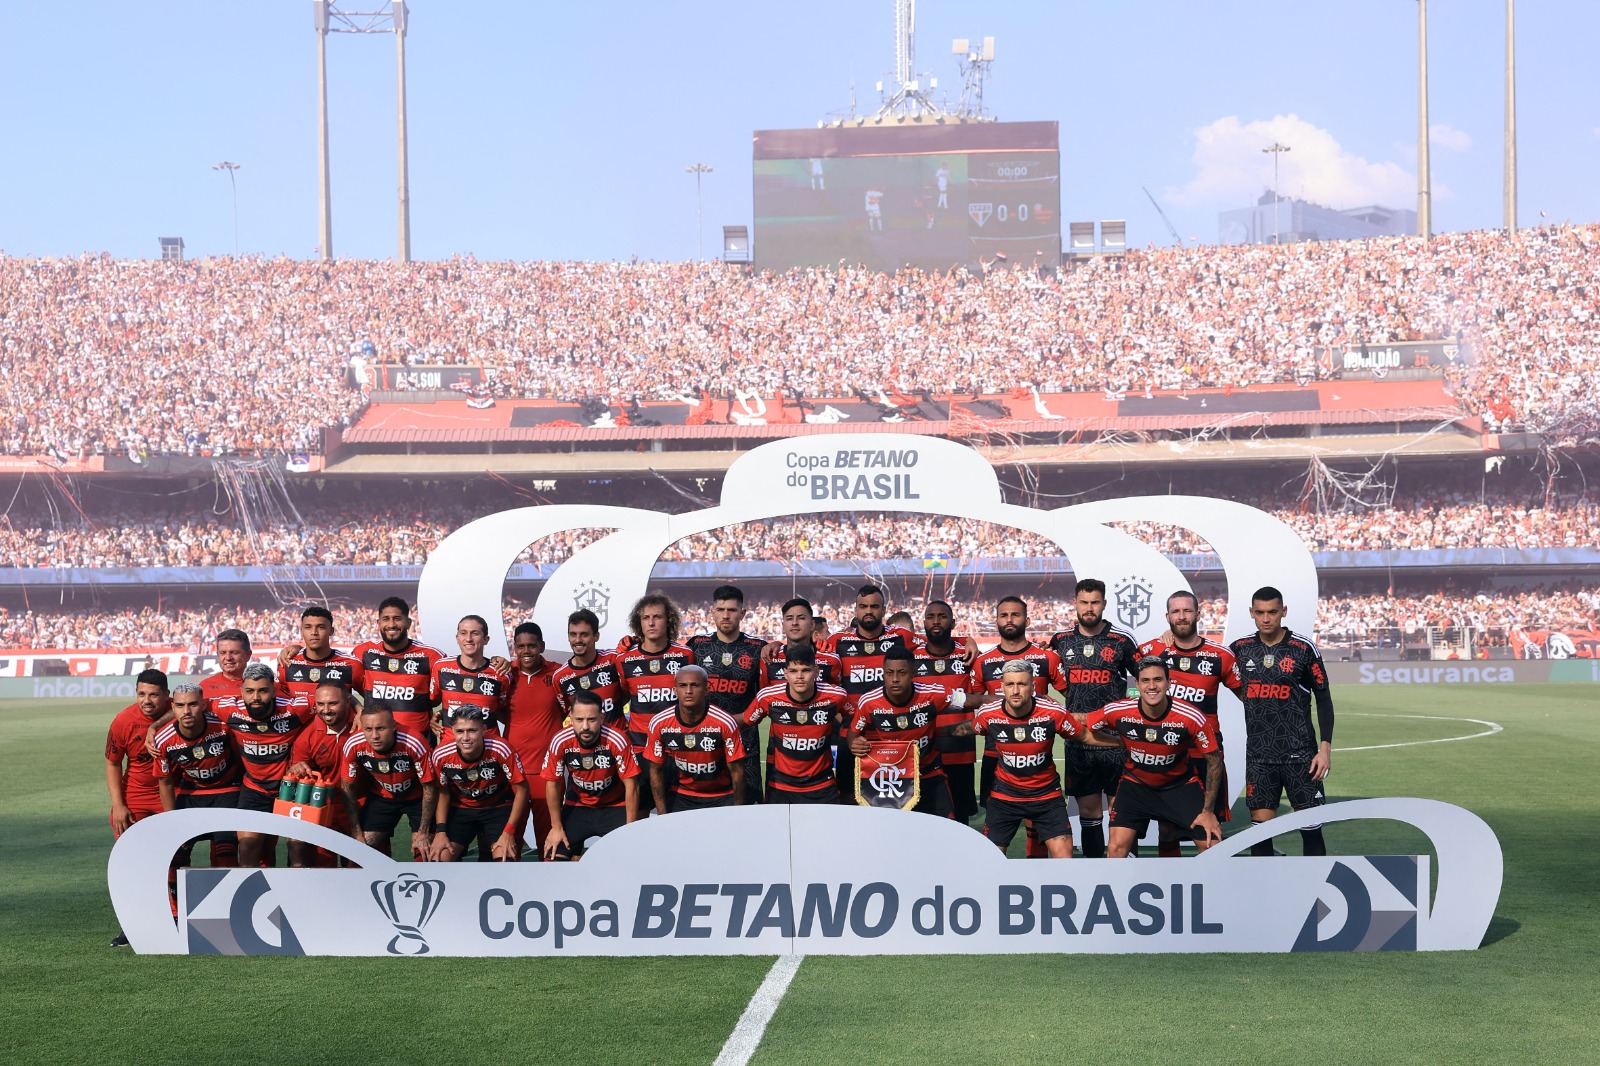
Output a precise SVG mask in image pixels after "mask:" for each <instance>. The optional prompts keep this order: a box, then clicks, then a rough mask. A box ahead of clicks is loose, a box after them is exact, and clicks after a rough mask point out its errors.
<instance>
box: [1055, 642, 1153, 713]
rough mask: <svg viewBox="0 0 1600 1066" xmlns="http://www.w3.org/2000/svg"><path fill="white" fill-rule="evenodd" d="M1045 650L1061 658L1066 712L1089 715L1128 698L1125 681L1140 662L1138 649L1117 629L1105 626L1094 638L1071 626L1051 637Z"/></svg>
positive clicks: (1135, 644)
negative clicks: (1063, 672)
mask: <svg viewBox="0 0 1600 1066" xmlns="http://www.w3.org/2000/svg"><path fill="white" fill-rule="evenodd" d="M1045 647H1047V648H1049V649H1050V650H1051V651H1053V652H1055V653H1056V654H1057V655H1059V656H1061V665H1062V666H1063V667H1064V668H1065V669H1066V672H1067V687H1066V690H1065V692H1064V695H1065V696H1066V700H1067V710H1069V711H1071V712H1073V713H1074V714H1088V713H1089V712H1090V711H1098V710H1099V709H1100V708H1102V707H1104V706H1105V705H1106V704H1108V703H1111V702H1112V701H1114V700H1120V699H1124V698H1126V697H1127V695H1128V679H1129V678H1131V677H1132V676H1133V674H1134V667H1135V666H1137V665H1138V662H1139V645H1138V644H1137V643H1136V642H1135V641H1134V639H1133V638H1132V637H1131V636H1129V635H1128V634H1127V633H1124V632H1123V631H1122V630H1120V629H1118V628H1117V627H1116V626H1114V625H1112V624H1111V623H1109V622H1107V623H1106V625H1105V628H1104V629H1102V630H1100V632H1099V633H1097V634H1095V635H1094V636H1088V635H1087V634H1085V633H1083V632H1082V631H1081V630H1079V629H1078V628H1077V627H1076V626H1074V627H1073V628H1072V629H1069V630H1067V631H1066V632H1064V633H1056V634H1054V635H1052V636H1051V637H1050V639H1049V640H1048V641H1046V642H1045Z"/></svg>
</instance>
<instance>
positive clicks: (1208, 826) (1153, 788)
mask: <svg viewBox="0 0 1600 1066" xmlns="http://www.w3.org/2000/svg"><path fill="white" fill-rule="evenodd" d="M1134 669H1135V675H1134V676H1135V684H1136V685H1137V686H1138V688H1139V695H1138V696H1136V697H1133V698H1131V699H1123V700H1114V701H1112V702H1111V703H1109V704H1107V705H1106V706H1104V707H1102V708H1100V709H1099V710H1098V711H1095V712H1093V713H1091V714H1090V715H1089V716H1088V726H1089V728H1090V729H1093V730H1099V731H1100V732H1102V733H1104V734H1105V735H1107V736H1111V737H1115V738H1117V739H1118V740H1120V741H1121V742H1122V746H1123V748H1124V749H1126V756H1125V758H1124V761H1123V769H1122V781H1121V783H1120V784H1118V785H1117V788H1116V790H1115V798H1114V799H1113V800H1112V807H1111V841H1110V847H1109V849H1108V850H1109V853H1110V857H1111V858H1113V859H1121V858H1126V857H1127V855H1128V853H1129V852H1130V851H1132V850H1133V845H1134V844H1135V842H1137V841H1138V839H1139V837H1141V836H1143V835H1144V832H1145V830H1146V829H1148V828H1149V827H1150V820H1151V819H1152V818H1154V819H1157V820H1159V821H1161V822H1165V823H1167V824H1169V825H1173V826H1176V827H1178V829H1180V830H1182V831H1187V832H1191V833H1192V834H1193V836H1194V842H1195V847H1197V848H1199V849H1200V850H1201V851H1204V850H1205V849H1206V848H1208V847H1210V846H1211V845H1212V844H1214V843H1216V842H1217V841H1219V840H1221V839H1222V829H1221V828H1220V827H1219V826H1218V825H1217V816H1216V815H1214V814H1212V813H1211V808H1212V805H1213V804H1214V803H1215V802H1216V799H1217V789H1218V788H1219V787H1220V786H1221V783H1222V772H1221V770H1222V752H1221V751H1220V750H1218V748H1217V743H1216V741H1215V740H1214V739H1213V738H1212V736H1211V733H1210V731H1208V730H1207V729H1206V716H1205V715H1203V714H1201V713H1200V711H1199V710H1198V709H1197V708H1195V707H1194V706H1193V705H1191V704H1188V703H1185V702H1183V701H1182V700H1175V699H1173V698H1172V697H1171V696H1169V695H1167V685H1168V684H1170V683H1171V678H1170V677H1169V676H1168V675H1167V664H1166V663H1165V662H1163V661H1162V660H1161V659H1159V658H1156V657H1154V656H1151V657H1150V658H1146V659H1141V660H1139V662H1138V663H1137V664H1136V665H1135V668H1134ZM1194 755H1199V756H1200V757H1202V758H1203V759H1204V760H1205V764H1206V781H1205V786H1204V787H1203V788H1202V786H1201V784H1200V782H1199V781H1198V780H1196V778H1195V775H1194V769H1193V768H1192V766H1191V765H1190V759H1191V757H1192V756H1194Z"/></svg>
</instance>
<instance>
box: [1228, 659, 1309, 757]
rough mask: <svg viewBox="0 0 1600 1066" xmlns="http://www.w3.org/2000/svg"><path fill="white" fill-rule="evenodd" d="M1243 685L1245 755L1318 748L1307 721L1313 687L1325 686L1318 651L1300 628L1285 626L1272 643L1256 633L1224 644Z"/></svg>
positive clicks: (1276, 754)
mask: <svg viewBox="0 0 1600 1066" xmlns="http://www.w3.org/2000/svg"><path fill="white" fill-rule="evenodd" d="M1228 650H1229V651H1231V652H1233V657H1234V659H1235V660H1237V662H1238V666H1239V677H1240V679H1241V680H1242V681H1243V682H1244V691H1243V692H1241V693H1240V694H1239V699H1240V700H1241V701H1242V702H1243V703H1244V732H1245V737H1244V749H1245V750H1244V757H1245V760H1246V761H1247V762H1252V763H1283V762H1293V761H1295V760H1298V759H1309V758H1311V757H1312V756H1313V755H1315V754H1316V753H1317V738H1316V734H1315V732H1314V731H1313V729H1312V725H1311V701H1312V696H1313V694H1314V693H1318V692H1327V691H1328V670H1327V667H1325V666H1324V665H1323V664H1322V652H1320V651H1318V650H1317V646H1316V645H1315V644H1313V643H1312V642H1311V641H1310V640H1309V639H1307V638H1305V637H1302V636H1300V634H1298V633H1293V632H1290V631H1289V630H1287V629H1286V630H1284V631H1283V637H1282V639H1280V640H1279V641H1278V643H1276V644H1267V643H1265V642H1264V641H1262V639H1261V636H1260V634H1259V633H1257V634H1252V635H1251V636H1248V637H1241V638H1240V639H1238V640H1236V641H1234V642H1233V643H1232V644H1230V645H1228Z"/></svg>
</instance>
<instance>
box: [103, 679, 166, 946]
mask: <svg viewBox="0 0 1600 1066" xmlns="http://www.w3.org/2000/svg"><path fill="white" fill-rule="evenodd" d="M170 708H171V696H170V694H169V693H168V692H167V675H166V674H164V673H162V672H161V671H160V670H145V671H143V672H141V673H140V674H139V676H138V677H137V678H135V679H134V684H133V703H132V704H130V705H129V706H127V707H124V708H123V709H122V710H120V711H118V712H117V715H116V717H114V718H112V719H111V727H110V728H109V729H108V730H107V731H106V791H108V792H110V793H111V835H112V836H113V837H120V836H121V835H122V834H123V832H124V831H126V830H127V828H128V827H129V826H130V825H132V824H133V823H134V822H137V821H139V819H141V818H148V817H150V816H151V815H152V814H160V813H161V809H162V808H161V788H160V786H159V783H158V782H159V778H158V777H157V773H156V760H155V757H154V756H153V755H152V754H151V751H150V745H149V743H148V742H149V738H150V727H151V726H152V725H154V724H155V723H156V722H157V721H158V720H160V719H163V718H165V717H166V716H167V714H168V711H169V710H170ZM111 946H112V947H114V948H122V947H127V946H128V938H127V937H125V936H123V935H122V931H121V930H120V929H119V930H118V931H117V935H116V936H115V937H113V938H112V940H111Z"/></svg>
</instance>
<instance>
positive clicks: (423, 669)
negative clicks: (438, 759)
mask: <svg viewBox="0 0 1600 1066" xmlns="http://www.w3.org/2000/svg"><path fill="white" fill-rule="evenodd" d="M350 655H351V657H352V658H354V659H355V660H357V661H358V662H359V663H360V664H361V683H360V684H359V685H357V686H356V688H357V690H358V691H359V692H360V693H361V706H362V707H363V708H366V709H368V710H377V709H379V708H382V709H384V710H389V711H393V712H394V720H395V724H396V725H397V726H399V727H400V728H401V729H403V730H405V731H406V732H407V733H410V734H411V735H412V736H414V737H417V738H418V739H420V740H424V741H427V740H431V739H432V737H433V733H432V729H433V708H434V705H435V704H436V703H438V702H439V693H438V692H437V691H436V690H435V689H434V687H433V676H434V675H433V668H434V667H435V666H436V665H437V664H438V662H439V660H440V659H442V658H444V653H443V652H441V651H440V650H439V649H438V648H434V647H430V646H429V645H427V644H423V643H421V642H419V641H415V640H412V639H411V605H410V604H408V603H406V601H405V600H403V599H401V598H400V597H399V596H389V597H387V598H385V599H384V600H382V601H381V602H380V603H379V604H378V639H377V640H366V641H362V642H361V643H360V644H357V645H356V646H355V649H354V650H352V651H351V652H350Z"/></svg>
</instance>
